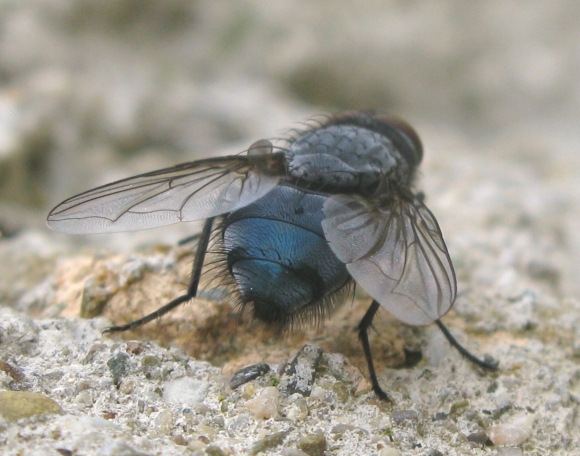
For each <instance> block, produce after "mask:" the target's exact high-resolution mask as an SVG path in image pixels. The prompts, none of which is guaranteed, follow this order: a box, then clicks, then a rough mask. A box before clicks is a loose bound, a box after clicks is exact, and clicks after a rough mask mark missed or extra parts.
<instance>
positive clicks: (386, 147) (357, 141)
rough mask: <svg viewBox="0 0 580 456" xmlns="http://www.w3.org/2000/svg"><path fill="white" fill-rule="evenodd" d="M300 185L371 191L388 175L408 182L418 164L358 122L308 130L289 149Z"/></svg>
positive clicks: (292, 175)
mask: <svg viewBox="0 0 580 456" xmlns="http://www.w3.org/2000/svg"><path fill="white" fill-rule="evenodd" d="M286 159H287V168H288V175H289V177H290V178H291V179H293V180H294V182H296V184H297V185H300V186H303V187H305V188H313V189H317V190H320V191H324V192H328V193H360V194H367V195H368V194H372V193H374V192H375V190H376V189H377V187H379V185H381V184H384V181H385V179H388V180H390V181H392V182H393V183H395V184H397V185H407V186H409V185H410V184H411V182H412V180H413V175H414V170H415V166H412V165H413V163H410V162H409V161H408V160H407V159H406V158H405V156H404V155H403V154H402V153H401V152H400V150H399V149H398V148H397V147H396V145H395V143H394V142H393V141H392V140H391V139H390V138H389V137H387V136H385V135H383V134H381V133H379V132H376V131H372V130H369V129H367V128H364V127H360V126H356V125H327V126H324V127H321V128H317V129H315V130H312V131H310V132H307V133H305V134H304V135H303V136H301V137H299V138H298V139H296V141H295V142H293V143H292V144H291V146H290V147H289V148H288V151H287V152H286Z"/></svg>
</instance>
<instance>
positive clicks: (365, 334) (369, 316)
mask: <svg viewBox="0 0 580 456" xmlns="http://www.w3.org/2000/svg"><path fill="white" fill-rule="evenodd" d="M379 308H380V304H379V303H378V302H377V301H375V300H373V302H372V304H371V306H370V307H369V310H367V313H365V315H364V317H363V318H362V320H361V321H360V323H359V324H358V328H357V329H358V338H359V340H360V342H361V344H362V347H363V351H364V354H365V358H366V360H367V366H368V369H369V376H370V380H371V384H372V386H373V391H374V392H375V394H376V395H377V397H378V398H379V399H381V400H383V401H390V399H389V396H387V393H385V392H384V391H383V389H382V388H381V386H380V385H379V380H378V379H377V374H376V372H375V365H374V363H373V355H372V353H371V345H370V343H369V328H370V327H371V326H372V324H373V318H375V314H376V313H377V311H378V310H379Z"/></svg>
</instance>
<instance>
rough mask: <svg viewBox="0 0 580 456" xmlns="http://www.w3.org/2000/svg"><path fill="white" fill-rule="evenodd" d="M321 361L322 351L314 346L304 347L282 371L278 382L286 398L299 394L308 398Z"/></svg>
mask: <svg viewBox="0 0 580 456" xmlns="http://www.w3.org/2000/svg"><path fill="white" fill-rule="evenodd" d="M321 359H322V350H321V349H320V348H319V347H317V346H316V345H310V344H308V345H305V346H304V347H302V348H301V349H300V351H299V352H298V353H297V354H296V356H295V357H294V359H293V360H292V361H291V362H290V364H288V365H287V366H286V368H285V369H284V374H283V376H282V379H281V381H280V383H281V390H282V391H284V392H285V393H286V394H287V395H288V396H290V395H292V394H294V393H300V394H302V395H303V396H306V397H308V396H310V393H311V392H312V386H313V384H314V379H315V377H316V370H317V369H318V365H319V364H320V360H321Z"/></svg>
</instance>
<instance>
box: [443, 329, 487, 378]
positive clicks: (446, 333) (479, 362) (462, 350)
mask: <svg viewBox="0 0 580 456" xmlns="http://www.w3.org/2000/svg"><path fill="white" fill-rule="evenodd" d="M435 323H436V324H437V326H439V329H440V330H441V332H442V333H443V335H444V336H445V337H446V338H447V340H448V341H449V343H450V344H451V345H453V346H454V347H455V348H456V349H457V351H458V352H459V353H461V354H462V355H463V356H464V357H465V358H467V359H468V360H469V361H471V362H472V363H473V364H476V365H478V366H479V367H481V368H483V369H485V370H491V371H495V370H497V369H498V363H497V361H483V360H481V359H479V358H476V357H475V356H474V355H472V354H471V353H469V352H468V351H467V349H466V348H465V347H463V346H462V345H461V344H460V343H459V342H457V340H456V339H455V337H453V336H452V335H451V333H450V332H449V330H448V329H447V328H446V327H445V325H444V324H443V323H441V320H435Z"/></svg>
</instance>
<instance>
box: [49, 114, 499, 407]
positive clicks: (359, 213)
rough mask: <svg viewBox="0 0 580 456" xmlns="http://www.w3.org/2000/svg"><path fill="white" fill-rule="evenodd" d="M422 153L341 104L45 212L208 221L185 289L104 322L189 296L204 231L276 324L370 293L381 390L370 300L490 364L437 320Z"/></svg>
mask: <svg viewBox="0 0 580 456" xmlns="http://www.w3.org/2000/svg"><path fill="white" fill-rule="evenodd" d="M422 158H423V147H422V144H421V141H420V139H419V136H418V135H417V133H416V132H415V130H413V128H412V127H411V126H409V125H408V124H407V123H405V122H403V121H401V120H398V119H395V118H390V117H385V116H381V115H375V114H370V113H362V112H349V113H344V114H340V115H336V116H333V117H330V118H328V119H327V120H326V121H324V122H322V123H320V124H317V125H315V126H312V127H310V128H307V129H306V130H304V131H300V132H297V133H296V134H295V135H293V136H292V137H289V138H287V139H285V140H284V141H283V142H281V143H280V144H279V145H274V144H273V143H272V142H271V141H268V140H260V141H257V142H256V143H254V144H253V145H252V146H250V148H249V149H248V150H247V151H245V153H242V154H240V155H235V156H228V157H218V158H208V159H203V160H198V161H194V162H189V163H184V164H181V165H177V166H174V167H171V168H166V169H161V170H158V171H153V172H149V173H145V174H140V175H138V176H135V177H130V178H127V179H122V180H120V181H117V182H113V183H111V184H107V185H104V186H101V187H98V188H95V189H93V190H89V191H87V192H84V193H81V194H79V195H77V196H74V197H72V198H69V199H67V200H65V201H63V202H62V203H61V204H59V205H58V206H56V207H55V208H54V209H53V210H52V211H51V212H50V214H49V216H48V220H47V223H48V226H49V227H50V228H52V229H54V230H57V231H61V232H65V233H71V234H89V233H110V232H119V231H132V230H141V229H146V228H154V227H158V226H164V225H169V224H172V223H177V222H188V221H194V220H205V224H204V227H203V229H202V232H201V235H200V236H199V239H198V245H197V252H196V255H195V259H194V262H193V270H192V275H191V280H190V282H189V285H188V288H187V291H186V293H185V294H183V295H182V296H179V297H177V298H175V299H174V300H173V301H171V302H169V303H168V304H166V305H164V306H163V307H161V308H159V309H158V310H156V311H155V312H153V313H151V314H149V315H147V316H145V317H143V318H141V319H139V320H136V321H134V322H132V323H129V324H126V325H122V326H113V327H110V328H108V329H107V330H106V331H107V332H116V331H125V330H128V329H132V328H135V327H138V326H140V325H143V324H145V323H148V322H150V321H152V320H154V319H156V318H158V317H160V316H162V315H164V314H165V313H167V312H169V311H171V310H172V309H174V308H175V307H177V306H179V305H180V304H183V303H185V302H187V301H190V300H192V299H193V298H195V297H196V295H197V291H198V286H199V279H200V276H201V273H202V269H203V265H204V259H205V255H206V252H207V251H208V247H209V244H210V240H211V239H212V236H213V235H214V234H217V236H218V241H217V242H218V243H219V244H220V248H219V249H218V250H219V253H218V254H219V255H220V257H219V260H220V261H221V264H222V273H223V274H224V275H227V276H228V277H230V278H231V282H232V284H233V287H234V290H235V296H236V299H237V303H238V304H239V305H240V306H241V308H242V311H244V312H245V311H249V312H250V313H251V314H252V317H253V318H254V319H257V320H260V321H262V322H264V323H266V324H268V325H273V326H276V327H278V328H280V329H283V328H288V327H291V325H292V324H293V323H297V322H298V323H300V322H303V321H307V322H311V321H313V320H318V319H320V318H321V317H326V316H327V315H328V314H329V313H330V312H331V311H332V310H333V308H335V307H336V305H338V304H340V302H341V301H342V298H344V295H345V293H346V292H348V290H349V289H351V287H352V286H353V285H354V283H356V284H358V285H359V286H361V287H362V288H364V290H365V291H366V292H367V293H368V294H369V295H370V296H371V297H372V298H373V301H372V303H371V305H370V307H369V309H368V310H367V312H366V314H365V315H364V317H363V318H362V320H361V322H360V323H359V325H358V328H357V329H358V334H359V339H360V341H361V344H362V347H363V350H364V354H365V358H366V361H367V365H368V370H369V375H370V380H371V383H372V387H373V390H374V392H375V394H376V395H377V396H378V397H379V398H381V399H388V397H387V394H386V393H385V392H384V391H383V389H382V388H381V387H380V385H379V382H378V379H377V375H376V373H375V369H374V363H373V358H372V353H371V347H370V344H369V337H368V330H369V328H370V327H371V325H372V321H373V318H374V316H375V314H376V312H377V311H378V310H379V308H380V307H383V308H385V309H386V310H388V311H389V312H390V313H391V314H393V315H394V316H395V317H397V318H398V319H399V320H401V321H403V322H404V323H407V324H409V325H426V324H430V323H435V324H437V326H438V327H439V328H440V329H441V331H442V332H443V334H444V335H445V337H446V338H447V339H448V340H449V342H450V343H451V344H452V345H453V346H454V347H456V348H457V349H458V350H459V351H460V353H461V354H462V355H463V356H465V357H467V358H468V359H469V360H470V361H472V362H474V363H475V364H477V365H479V366H480V367H482V368H484V369H488V370H495V369H497V363H496V362H492V361H489V360H487V359H486V360H485V361H484V360H480V359H478V358H476V357H475V356H473V355H472V354H471V353H469V352H468V351H467V350H466V349H465V348H464V347H462V346H461V345H460V344H459V343H458V342H457V341H456V340H455V339H454V338H453V336H452V335H451V334H450V332H449V331H448V330H447V328H446V327H445V326H444V325H443V323H442V322H441V317H443V316H444V315H445V314H446V313H447V312H448V311H449V309H450V308H451V307H452V306H453V303H454V302H455V298H456V296H457V284H456V279H455V271H454V269H453V264H452V262H451V258H450V256H449V253H448V251H447V247H446V246H445V242H444V240H443V235H442V234H441V230H440V228H439V225H438V223H437V220H436V219H435V217H434V216H433V214H432V213H431V211H430V210H429V209H428V208H427V206H425V204H424V202H423V197H422V194H421V193H418V192H415V191H414V189H413V188H414V181H415V175H416V172H417V168H418V166H419V164H420V162H421V160H422ZM216 220H217V221H218V223H216V224H215V226H214V221H216Z"/></svg>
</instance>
